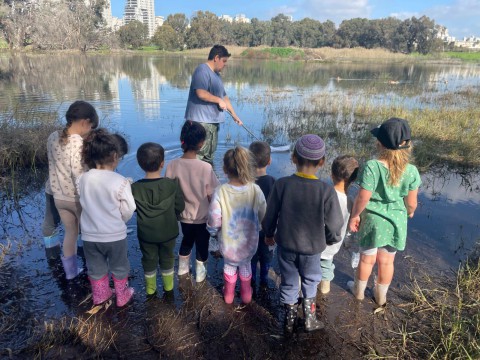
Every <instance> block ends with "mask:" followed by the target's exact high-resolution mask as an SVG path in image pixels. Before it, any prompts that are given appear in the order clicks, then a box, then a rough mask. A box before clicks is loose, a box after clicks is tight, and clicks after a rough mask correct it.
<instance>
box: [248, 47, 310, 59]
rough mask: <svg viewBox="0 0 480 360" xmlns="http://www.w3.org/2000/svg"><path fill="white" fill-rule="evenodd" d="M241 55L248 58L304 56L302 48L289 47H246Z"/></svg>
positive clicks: (300, 57)
mask: <svg viewBox="0 0 480 360" xmlns="http://www.w3.org/2000/svg"><path fill="white" fill-rule="evenodd" d="M241 56H243V57H247V58H249V59H252V58H254V59H291V60H301V59H303V58H304V57H305V52H304V51H303V50H299V49H295V48H289V47H272V48H258V49H256V48H248V49H246V50H245V51H243V52H242V53H241Z"/></svg>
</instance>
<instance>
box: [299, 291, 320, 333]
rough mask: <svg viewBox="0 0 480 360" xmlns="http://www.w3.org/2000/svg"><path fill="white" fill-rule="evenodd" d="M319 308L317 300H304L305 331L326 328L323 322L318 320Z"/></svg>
mask: <svg viewBox="0 0 480 360" xmlns="http://www.w3.org/2000/svg"><path fill="white" fill-rule="evenodd" d="M316 310H317V306H316V304H315V298H309V299H303V312H304V314H305V331H308V332H310V331H315V330H320V329H323V328H324V327H325V325H324V324H323V322H321V321H320V320H318V319H317V314H316Z"/></svg>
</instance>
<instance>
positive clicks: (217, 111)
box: [185, 45, 243, 165]
mask: <svg viewBox="0 0 480 360" xmlns="http://www.w3.org/2000/svg"><path fill="white" fill-rule="evenodd" d="M230 55H231V54H229V52H228V51H227V49H226V48H225V47H224V46H222V45H215V46H214V47H212V48H211V49H210V53H209V54H208V60H207V62H206V63H204V64H200V65H198V66H197V68H196V69H195V71H194V72H193V75H192V82H191V84H190V92H189V94H188V102H187V109H186V111H185V120H192V121H196V122H199V123H201V124H202V125H203V127H204V128H205V130H206V132H207V138H206V139H205V143H204V144H203V147H202V148H201V149H200V151H199V152H198V154H197V158H199V159H200V160H203V161H206V162H208V163H210V164H212V165H213V156H214V153H215V150H216V149H217V142H218V129H219V127H220V124H221V123H223V122H225V112H224V110H228V111H229V112H230V113H231V114H232V117H233V120H234V121H235V122H236V123H237V124H238V125H243V123H242V121H241V120H240V118H239V117H238V116H237V114H235V111H234V110H233V107H232V104H231V103H230V100H229V99H228V96H227V94H226V92H225V89H224V87H223V82H222V78H221V76H220V72H221V71H222V70H223V68H224V67H225V66H226V65H227V61H228V58H229V57H230Z"/></svg>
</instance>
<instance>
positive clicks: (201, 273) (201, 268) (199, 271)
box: [195, 260, 207, 284]
mask: <svg viewBox="0 0 480 360" xmlns="http://www.w3.org/2000/svg"><path fill="white" fill-rule="evenodd" d="M206 264H207V262H206V261H205V262H202V261H198V260H196V266H195V272H196V276H195V281H196V282H197V284H198V283H201V282H202V281H203V280H205V278H206V277H207V268H206V267H205V265H206Z"/></svg>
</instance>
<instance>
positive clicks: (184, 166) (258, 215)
mask: <svg viewBox="0 0 480 360" xmlns="http://www.w3.org/2000/svg"><path fill="white" fill-rule="evenodd" d="M66 118H67V126H66V127H65V129H64V130H63V131H62V132H55V133H53V134H52V135H50V137H49V139H48V155H49V186H48V187H47V189H48V190H49V191H47V194H48V195H47V211H46V216H45V221H44V227H43V228H44V236H45V247H46V249H47V250H49V252H47V256H54V254H55V253H58V249H59V247H60V242H59V240H58V236H57V235H56V234H55V233H54V231H53V230H52V229H54V226H53V225H54V223H55V221H57V222H58V216H57V217H55V211H56V210H58V214H59V217H60V219H61V221H62V222H63V224H64V227H65V238H64V241H63V256H62V263H63V266H64V269H65V274H66V277H67V279H72V278H75V277H76V276H77V275H78V274H79V272H80V271H81V269H79V268H78V266H77V262H76V246H75V244H76V241H77V236H78V232H79V225H80V227H81V238H82V240H83V248H84V254H85V259H86V266H87V269H88V276H89V280H90V283H91V286H92V295H93V302H94V304H101V303H103V302H105V301H106V300H108V299H110V298H111V297H112V296H113V294H115V297H116V302H117V306H124V305H125V304H127V303H128V302H129V301H130V299H131V298H132V296H133V293H134V290H133V288H131V287H129V286H128V274H129V270H130V266H129V261H128V257H127V227H126V225H125V223H126V222H127V221H128V220H129V219H130V218H131V217H132V215H133V213H134V212H135V211H136V212H137V235H138V240H139V244H140V249H141V252H142V266H143V270H144V275H145V287H146V293H147V295H148V296H151V295H154V294H156V291H157V267H158V266H159V267H160V274H161V277H162V283H163V288H164V291H165V292H170V291H172V289H173V284H174V260H175V254H174V247H175V242H176V238H177V237H178V235H179V227H178V221H180V226H181V230H182V235H183V237H182V242H181V245H180V250H179V254H178V257H179V265H178V275H179V276H187V275H188V274H189V272H190V263H191V259H190V257H191V252H192V248H193V246H194V245H195V248H196V254H195V270H196V271H195V276H196V281H197V282H199V283H200V282H202V281H204V280H205V277H206V274H207V270H206V261H207V259H208V255H209V241H211V240H210V239H212V238H213V239H216V240H217V241H218V243H219V247H220V253H221V255H222V256H223V259H224V270H223V277H224V288H223V297H224V300H225V302H226V303H228V304H230V303H232V302H233V300H234V295H235V285H236V282H237V278H238V277H239V278H240V297H241V300H242V302H243V303H245V304H248V303H249V302H250V301H251V299H252V292H253V291H252V284H253V285H254V284H255V283H256V271H257V265H258V262H259V263H260V265H259V268H260V284H261V285H266V284H267V280H268V272H269V268H270V266H271V262H272V258H273V247H274V246H276V247H277V258H278V264H279V267H280V274H281V285H280V300H281V302H282V303H283V304H284V306H285V327H284V328H285V331H286V332H289V333H290V332H293V331H294V329H295V327H296V323H297V309H298V305H299V303H298V299H299V293H300V291H301V294H302V295H303V296H301V297H302V298H303V300H302V305H303V310H304V314H305V330H306V331H313V330H317V329H321V328H322V327H323V324H322V323H321V321H319V320H318V319H317V317H316V305H315V299H316V295H317V286H320V291H321V292H322V293H324V294H326V293H328V292H329V291H330V281H331V280H332V279H333V273H334V268H335V266H334V264H333V257H334V255H335V254H336V253H337V252H338V251H339V249H340V246H341V243H342V241H343V239H344V237H345V234H346V232H347V227H348V228H349V230H350V231H352V232H357V231H358V232H359V236H358V238H359V245H360V253H361V257H360V264H359V266H358V269H357V272H356V274H355V279H354V281H353V282H351V283H350V284H349V287H350V288H351V290H352V292H353V294H354V295H355V297H356V298H357V299H363V297H364V291H365V287H366V283H367V280H368V277H369V276H370V273H371V271H372V268H373V265H374V264H375V263H377V264H378V278H377V283H376V284H375V289H374V294H375V300H376V302H377V303H378V304H379V305H383V304H384V303H385V302H386V292H387V290H388V286H389V284H390V282H391V280H392V276H393V260H394V256H395V252H396V251H397V250H400V251H401V250H403V249H404V247H405V240H406V224H407V218H408V217H412V216H413V214H414V211H415V208H416V204H417V192H418V187H419V186H420V177H419V174H418V171H417V169H416V168H415V167H414V166H413V165H410V164H409V156H410V153H411V138H410V128H409V126H408V123H407V122H406V121H405V120H403V119H397V118H392V119H389V120H387V121H386V122H384V123H383V124H382V125H381V126H380V127H378V128H375V129H373V130H372V134H373V135H374V136H375V137H376V138H377V140H378V141H377V146H378V150H379V157H378V159H376V160H370V161H368V162H367V163H366V165H365V167H364V168H363V169H362V171H360V172H359V171H358V168H359V167H358V162H357V160H355V159H354V158H353V157H351V156H340V157H337V158H336V159H335V160H334V161H333V164H332V180H333V186H331V185H329V184H327V183H325V182H323V181H321V180H320V179H318V177H317V176H316V173H317V172H318V170H319V169H320V168H321V167H322V166H323V165H324V163H325V158H326V146H325V143H324V141H323V139H321V138H320V137H319V136H317V135H313V134H308V135H304V136H302V137H300V138H299V139H298V140H297V141H296V143H295V146H294V149H293V154H292V162H293V163H294V164H295V166H296V169H297V171H296V173H295V174H293V175H291V176H286V177H283V178H280V179H277V180H275V179H274V178H273V177H272V176H270V175H267V173H266V169H267V166H268V165H270V162H271V157H270V146H269V145H268V144H267V143H264V142H260V141H255V142H253V143H252V144H251V145H250V147H249V149H246V148H243V147H241V146H235V147H234V148H233V149H230V150H228V151H227V152H226V153H225V155H224V157H223V171H224V172H225V174H226V176H227V178H228V182H227V183H225V184H220V183H219V181H218V179H217V177H216V175H215V173H214V171H213V168H212V166H211V165H210V164H208V163H206V162H203V161H201V160H198V159H197V153H198V151H199V150H200V149H201V148H202V146H203V144H204V142H205V138H206V132H205V128H204V127H203V126H202V125H201V124H200V123H197V122H194V121H190V120H187V121H186V122H185V124H184V125H183V127H182V130H181V135H180V141H181V146H182V149H183V155H182V156H181V157H180V158H178V159H174V160H172V161H170V162H169V163H168V165H167V168H166V171H165V177H162V176H161V172H162V169H163V167H164V165H165V160H164V149H163V148H162V146H161V145H159V144H156V143H153V142H149V143H145V144H143V145H141V146H140V148H139V149H138V151H137V161H138V163H139V165H140V167H141V168H142V169H143V171H144V172H145V177H144V179H141V180H139V181H137V182H135V183H133V184H131V182H130V181H129V180H128V179H127V178H125V177H123V176H122V175H120V174H118V173H116V172H115V168H116V166H117V164H118V162H119V160H120V159H121V157H122V156H123V154H125V152H126V151H128V147H127V148H125V147H126V142H125V139H123V138H122V137H121V136H118V135H115V134H110V133H109V132H108V131H107V130H105V129H102V128H99V129H97V126H98V116H97V114H96V112H95V109H94V108H93V107H92V106H91V105H90V104H88V103H86V102H82V101H77V102H75V103H73V104H72V105H71V106H70V108H69V109H68V111H67V115H66ZM357 173H359V174H358V184H359V185H360V191H359V194H358V196H357V198H356V199H355V202H354V203H353V201H352V200H351V199H349V197H348V196H347V192H348V188H349V186H350V185H351V184H352V183H353V182H354V181H356V179H357ZM52 198H53V200H52ZM267 200H268V201H267ZM53 204H54V206H53ZM48 224H50V225H49V226H47V225H48ZM47 230H48V231H47ZM56 236H57V237H56ZM53 249H57V250H53ZM52 254H53V255H52ZM110 273H111V274H112V279H113V283H114V287H115V291H114V292H113V291H112V289H111V288H110V280H109V274H110Z"/></svg>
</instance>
